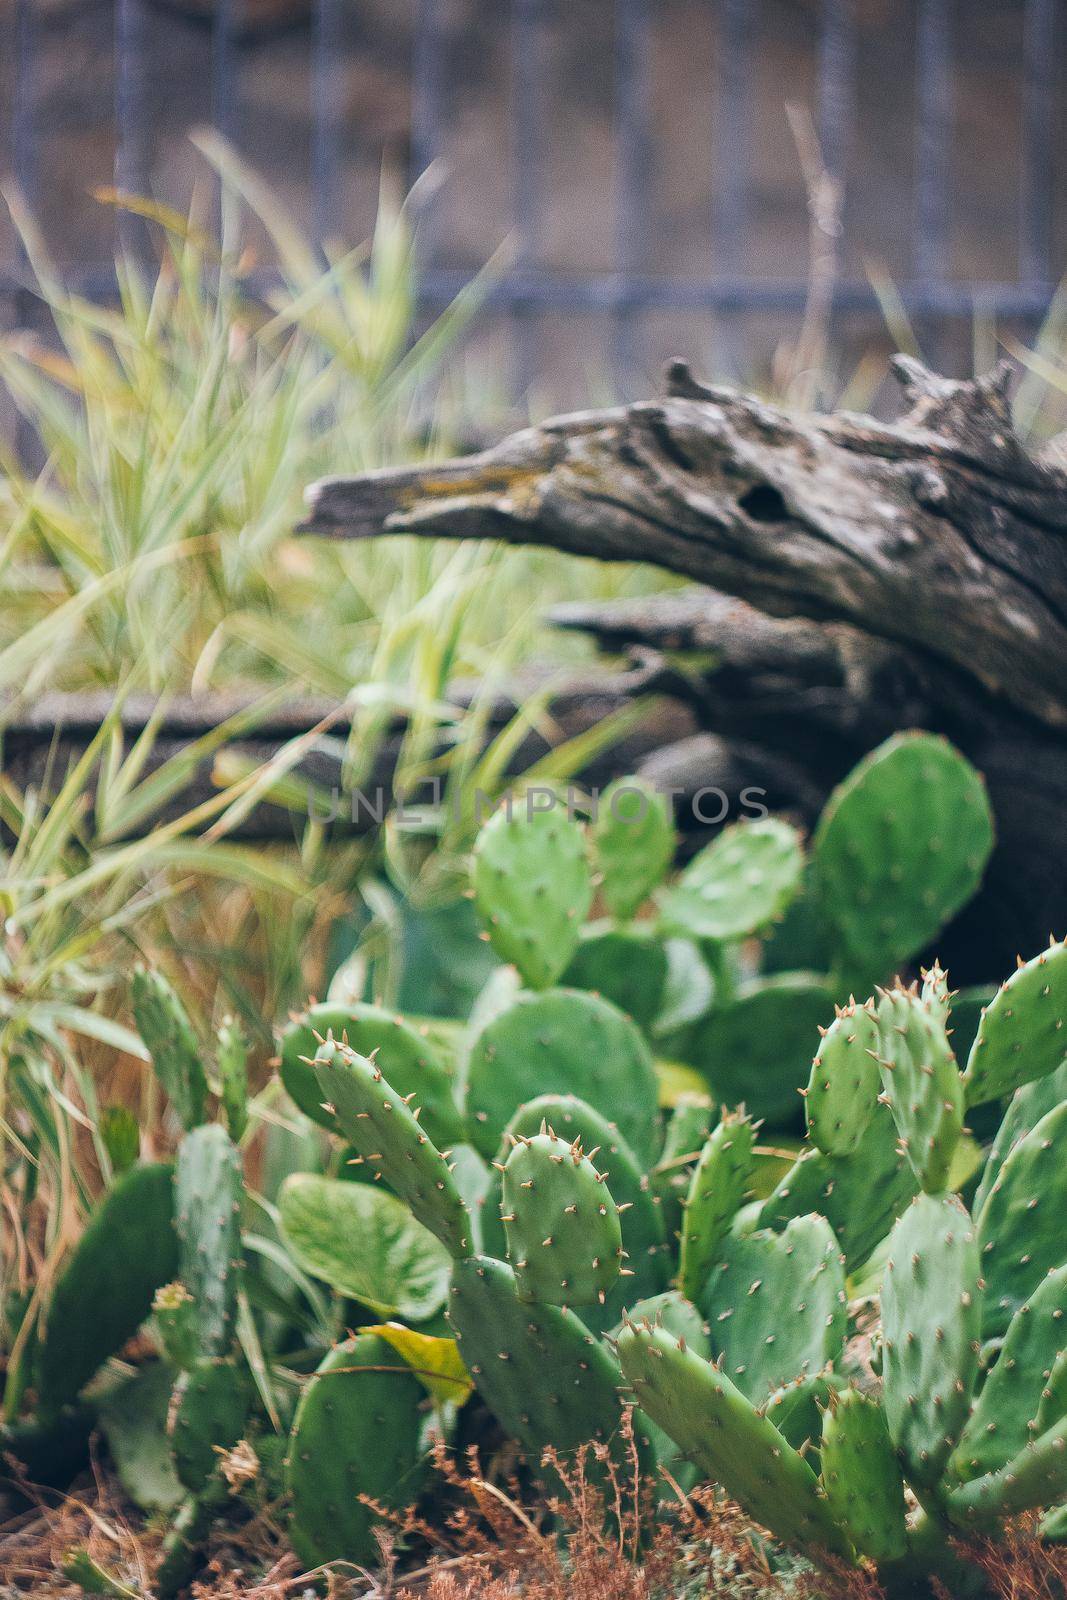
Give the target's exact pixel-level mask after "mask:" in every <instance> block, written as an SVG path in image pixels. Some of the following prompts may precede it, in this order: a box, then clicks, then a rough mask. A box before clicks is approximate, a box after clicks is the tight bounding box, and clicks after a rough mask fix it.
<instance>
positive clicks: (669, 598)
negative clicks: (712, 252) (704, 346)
mask: <svg viewBox="0 0 1067 1600" xmlns="http://www.w3.org/2000/svg"><path fill="white" fill-rule="evenodd" d="M894 365H895V370H896V372H897V375H898V376H899V378H900V380H901V382H902V384H903V388H904V396H905V409H904V413H903V415H902V417H901V418H900V420H899V421H898V422H895V423H885V422H880V421H877V420H875V419H873V418H870V417H861V416H855V415H851V414H847V413H842V414H839V415H836V416H830V417H820V416H796V415H791V414H789V413H786V412H783V411H780V410H778V409H776V408H775V407H773V406H770V405H767V404H765V403H763V402H762V401H759V400H756V399H753V398H750V397H746V396H743V395H739V394H737V393H735V392H734V391H732V390H729V389H722V388H712V387H708V386H706V385H704V384H701V383H699V382H697V381H696V380H695V379H694V378H693V376H692V375H691V373H690V372H689V369H688V368H687V367H686V366H685V365H684V364H683V363H675V364H674V365H673V366H672V367H671V368H670V369H669V372H668V382H667V393H666V395H665V396H664V397H663V398H662V399H658V400H654V401H649V402H643V403H640V404H637V405H632V406H626V407H620V408H615V409H611V410H605V411H594V412H584V413H579V414H576V415H573V416H567V417H559V418H555V419H552V420H550V421H549V422H546V423H543V424H541V425H540V426H538V427H535V428H529V429H525V430H523V431H522V432H520V433H517V434H514V435H512V436H511V437H510V438H508V439H505V440H504V441H503V442H502V443H501V444H499V445H497V446H495V447H493V448H492V449H489V450H486V451H483V452H481V453H480V454H478V455H475V456H470V457H467V458H465V459H461V460H457V461H452V462H446V463H443V464H440V465H430V466H422V467H414V468H408V469H402V470H399V471H397V470H385V471H381V472H374V473H368V474H364V475H363V476H361V477H356V478H334V479H327V480H325V481H323V482H322V483H319V484H316V485H314V486H313V487H312V488H311V490H310V491H309V494H308V507H309V515H308V519H307V521H306V522H305V524H304V531H306V532H308V533H314V534H319V535H328V536H331V537H338V538H372V537H377V536H379V535H381V534H386V533H408V534H416V535H419V536H422V537H431V538H437V537H442V536H444V537H449V538H480V539H487V538H488V539H503V540H507V541H509V542H511V543H515V544H540V545H547V546H550V547H553V548H555V549H559V550H563V551H567V552H570V553H573V554H576V555H586V556H597V557H600V558H601V559H604V560H625V561H634V560H640V561H647V562H650V563H652V564H654V565H656V566H660V567H663V568H666V569H667V570H668V571H671V572H674V573H678V574H681V575H682V576H685V577H687V578H690V579H692V580H695V582H696V583H698V584H700V585H704V586H706V587H702V588H696V589H692V590H687V591H684V592H682V593H674V594H669V595H664V596H659V597H656V598H654V599H649V600H645V601H641V602H631V603H628V604H626V605H616V606H571V607H567V608H561V609H560V610H558V611H557V612H556V614H555V619H554V620H555V621H556V622H557V624H558V625H560V626H563V627H569V628H579V629H582V630H585V631H587V632H589V633H591V634H592V635H593V636H594V637H595V638H596V639H597V640H598V642H599V643H600V644H601V646H602V647H603V648H605V649H606V650H610V651H612V652H617V653H621V654H623V655H624V656H630V657H631V658H632V657H634V656H635V654H636V655H637V657H638V658H640V659H642V660H644V661H645V662H646V663H647V662H648V661H649V660H650V659H653V658H656V659H659V660H660V661H661V662H662V664H663V673H664V679H663V682H664V683H665V684H668V685H669V687H670V688H671V689H672V691H673V692H674V693H675V694H676V695H677V696H678V697H679V699H680V700H682V701H683V702H684V703H686V705H687V706H688V707H689V709H690V711H691V712H692V714H693V715H694V717H695V718H696V720H697V722H698V723H699V726H700V728H701V729H702V730H704V742H703V743H701V742H700V741H699V740H698V741H697V742H696V743H695V744H694V743H693V742H692V741H690V742H689V743H688V744H687V745H684V746H683V747H682V749H681V750H680V751H676V752H675V753H673V754H671V753H670V752H664V753H663V755H662V756H661V757H660V758H659V759H660V761H661V762H662V761H664V760H666V761H668V762H669V763H670V762H673V765H674V769H675V770H676V771H687V772H689V774H690V776H691V781H692V783H693V784H697V783H698V782H699V781H709V780H708V779H707V778H706V777H704V778H702V773H703V772H704V771H706V764H707V762H708V761H712V760H716V761H718V762H719V768H720V770H725V767H727V766H729V765H730V763H731V762H732V763H733V766H734V768H736V770H737V772H738V773H741V772H743V771H744V769H745V767H746V764H747V765H748V766H751V764H752V763H753V761H755V762H756V764H757V765H758V764H759V761H760V760H762V762H763V765H764V768H765V769H766V768H767V767H769V766H773V767H775V770H776V771H777V773H778V775H779V776H780V777H788V775H790V774H792V782H793V786H794V789H795V796H794V798H795V803H796V805H797V807H798V809H799V810H801V812H803V813H805V814H806V815H808V816H809V817H810V815H811V814H812V812H813V810H814V809H816V808H817V804H818V801H819V800H820V799H821V797H822V796H824V795H825V793H826V792H827V791H828V789H829V788H830V787H831V786H832V784H833V783H834V782H836V781H837V780H838V779H839V778H840V777H841V776H842V775H843V773H844V772H845V771H847V770H848V767H849V766H850V765H851V764H852V763H853V762H854V760H855V759H857V758H858V756H859V755H861V754H863V753H864V751H865V750H868V749H870V748H872V747H873V746H874V745H876V744H877V743H879V742H880V741H881V740H882V739H883V738H885V737H886V736H887V735H888V734H889V733H891V732H893V731H894V730H896V729H899V728H903V727H916V726H922V727H927V728H930V729H933V730H934V731H937V732H942V733H945V734H946V735H947V736H948V737H950V738H952V739H953V740H954V741H955V742H956V743H957V744H959V745H960V747H961V748H962V749H963V750H964V751H965V752H966V753H967V754H968V755H969V756H970V757H971V758H972V759H973V760H975V761H976V762H977V763H978V764H979V765H980V766H981V767H982V769H983V770H984V771H985V773H986V775H987V779H988V782H989V786H990V792H991V795H992V799H993V803H994V807H995V810H996V813H997V821H998V833H999V844H998V848H997V852H996V856H995V858H994V862H993V864H992V866H991V869H990V874H989V878H988V882H987V886H986V888H985V890H984V891H983V893H982V895H981V896H980V897H979V898H978V900H977V901H976V902H975V903H974V904H973V905H972V907H971V908H969V910H968V912H966V913H965V914H964V915H963V917H962V918H961V919H960V920H959V922H958V924H957V926H956V927H955V928H954V929H953V930H952V932H951V934H950V935H949V936H948V937H947V938H946V940H944V941H943V943H942V950H943V951H944V952H946V953H947V954H948V956H949V957H950V959H953V960H954V961H955V962H956V970H957V976H959V977H966V978H967V979H975V978H985V977H990V976H993V975H996V974H997V973H998V972H999V971H1001V970H1002V969H1004V968H1005V967H1006V965H1007V963H1008V962H1009V960H1010V958H1011V957H1012V956H1013V955H1014V953H1015V951H1016V949H1022V950H1024V951H1030V950H1032V949H1033V948H1036V947H1037V945H1038V944H1039V943H1041V942H1043V941H1044V939H1045V938H1047V936H1048V933H1049V930H1050V927H1053V926H1054V927H1056V928H1057V930H1058V931H1062V928H1061V926H1060V925H1061V924H1062V922H1063V914H1064V908H1065V906H1067V849H1065V846H1064V843H1063V839H1064V820H1065V816H1067V472H1065V471H1064V468H1063V466H1062V465H1061V464H1060V462H1059V461H1058V460H1057V459H1056V458H1055V456H1054V454H1053V453H1052V452H1049V453H1048V454H1047V455H1046V456H1044V457H1040V456H1033V455H1031V454H1029V453H1028V452H1027V451H1026V450H1025V449H1024V447H1023V445H1022V444H1021V443H1020V441H1019V440H1018V438H1017V437H1016V435H1015V433H1014V430H1013V427H1012V422H1011V414H1010V407H1009V402H1008V383H1009V376H1010V371H1009V368H1008V367H1007V365H1006V364H1004V365H1002V366H1000V367H998V368H997V369H996V370H995V371H994V372H993V373H992V374H990V375H989V376H988V377H986V378H982V379H978V380H976V381H973V382H966V383H960V382H954V381H952V380H948V379H943V378H940V377H937V376H936V375H934V374H932V373H930V372H928V371H926V370H925V369H924V368H923V367H922V366H920V365H919V364H918V363H917V362H915V361H912V360H910V359H909V358H906V357H897V358H896V360H895V363H894ZM694 655H695V656H696V657H697V658H698V659H697V661H696V662H695V663H694V660H693V657H694ZM700 657H703V658H704V659H703V661H701V660H700V659H699V658H700ZM709 739H710V740H711V741H712V742H711V743H710V744H709V743H708V740H709Z"/></svg>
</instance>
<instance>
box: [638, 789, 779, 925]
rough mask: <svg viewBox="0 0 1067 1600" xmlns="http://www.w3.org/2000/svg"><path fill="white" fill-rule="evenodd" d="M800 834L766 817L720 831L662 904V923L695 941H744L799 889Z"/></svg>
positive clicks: (686, 869) (691, 864) (777, 912)
mask: <svg viewBox="0 0 1067 1600" xmlns="http://www.w3.org/2000/svg"><path fill="white" fill-rule="evenodd" d="M803 872H804V853H803V850H802V848H801V843H800V835H799V834H798V833H797V831H796V829H795V828H792V827H790V825H789V824H788V823H787V822H780V821H778V820H777V818H773V817H769V818H767V819H766V820H765V821H761V822H737V823H734V824H733V826H732V827H729V828H724V829H723V831H722V833H721V834H719V836H718V838H717V839H715V840H713V841H712V843H711V844H709V845H705V847H704V849H703V850H701V852H700V853H699V855H696V856H694V857H693V860H692V861H691V862H690V863H689V865H688V866H687V867H686V868H685V871H684V872H683V873H682V874H681V876H680V877H679V879H678V882H677V885H676V886H675V887H674V888H672V889H669V890H667V891H666V893H665V894H664V896H663V901H662V906H661V910H662V914H663V920H664V921H665V922H666V923H667V924H669V925H670V926H672V927H674V928H676V929H678V930H679V931H680V932H682V933H685V934H690V935H692V936H693V937H694V938H697V939H714V940H715V941H717V942H721V941H724V940H734V939H744V938H747V937H748V936H749V935H750V934H753V933H758V932H759V931H760V929H761V928H765V927H767V926H768V925H769V924H770V923H773V922H775V921H776V920H777V919H778V918H779V917H780V916H781V915H782V913H783V912H784V911H785V908H786V906H788V905H789V903H790V901H791V900H792V899H793V898H794V896H795V895H796V893H797V891H798V890H799V888H800V880H801V877H802V875H803Z"/></svg>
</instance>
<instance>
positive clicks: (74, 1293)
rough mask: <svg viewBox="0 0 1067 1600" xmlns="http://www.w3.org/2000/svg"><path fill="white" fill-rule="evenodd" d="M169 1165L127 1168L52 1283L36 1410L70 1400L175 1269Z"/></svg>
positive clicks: (128, 1334) (133, 1329) (122, 1340)
mask: <svg viewBox="0 0 1067 1600" xmlns="http://www.w3.org/2000/svg"><path fill="white" fill-rule="evenodd" d="M173 1216H174V1195H173V1175H172V1171H171V1168H170V1167H169V1166H167V1165H164V1164H162V1163H159V1164H156V1165H152V1166H144V1167H131V1168H130V1170H129V1172H124V1173H123V1175H122V1177H121V1178H118V1179H117V1180H116V1181H115V1183H114V1184H113V1185H112V1187H111V1188H110V1189H109V1190H108V1192H107V1193H106V1194H105V1195H104V1197H103V1199H102V1200H101V1201H100V1202H99V1204H98V1205H97V1207H96V1210H95V1211H94V1212H93V1215H92V1216H91V1218H90V1219H89V1224H88V1226H87V1227H86V1229H85V1232H84V1233H83V1234H82V1236H81V1238H80V1239H79V1241H78V1243H77V1245H76V1246H75V1249H74V1252H73V1254H72V1255H71V1257H70V1259H69V1261H68V1262H67V1264H66V1266H65V1267H64V1269H63V1271H62V1272H61V1274H60V1276H59V1280H58V1282H57V1283H56V1287H55V1291H54V1293H53V1295H52V1300H51V1304H50V1306H49V1309H48V1320H47V1326H46V1331H45V1335H44V1339H43V1342H42V1345H41V1348H40V1351H39V1354H38V1364H37V1389H38V1395H39V1399H40V1404H41V1408H42V1410H44V1411H52V1410H54V1409H56V1408H58V1407H59V1406H61V1405H64V1404H65V1403H66V1402H67V1401H70V1400H73V1399H74V1397H75V1396H76V1395H77V1393H78V1391H79V1389H80V1388H81V1387H82V1385H83V1384H84V1383H86V1382H87V1381H88V1380H89V1379H90V1378H91V1377H92V1375H93V1373H94V1372H95V1371H96V1369H97V1368H98V1367H99V1366H100V1365H101V1364H102V1363H103V1362H104V1361H106V1360H107V1358H108V1356H111V1355H114V1354H115V1352H116V1351H117V1350H120V1349H121V1348H122V1346H123V1345H124V1344H125V1343H126V1340H127V1339H129V1338H132V1336H133V1335H134V1334H135V1333H136V1332H137V1329H138V1328H139V1327H140V1326H141V1323H142V1322H143V1321H144V1320H145V1318H146V1317H147V1316H148V1313H149V1311H150V1310H151V1308H152V1297H153V1295H154V1294H155V1292H156V1290H157V1289H158V1288H160V1286H161V1285H162V1284H164V1283H169V1282H170V1281H171V1279H172V1278H173V1277H174V1276H175V1274H176V1273H177V1270H178V1241H177V1238H176V1237H175V1233H174V1224H173Z"/></svg>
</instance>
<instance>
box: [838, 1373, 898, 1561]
mask: <svg viewBox="0 0 1067 1600" xmlns="http://www.w3.org/2000/svg"><path fill="white" fill-rule="evenodd" d="M820 1459H821V1464H822V1473H821V1476H822V1485H823V1488H824V1490H825V1492H826V1502H827V1506H828V1507H829V1510H830V1512H831V1515H832V1516H833V1517H834V1519H835V1521H836V1522H838V1523H839V1524H840V1525H841V1527H842V1528H844V1530H845V1532H846V1533H847V1534H848V1537H849V1539H850V1540H851V1542H852V1544H853V1545H854V1546H855V1548H856V1549H857V1550H858V1551H859V1553H860V1555H863V1556H868V1557H870V1559H871V1560H872V1561H877V1562H882V1561H899V1560H901V1558H902V1557H903V1556H904V1553H905V1550H906V1548H907V1528H906V1524H905V1516H904V1483H903V1480H902V1479H901V1476H900V1468H899V1466H898V1465H897V1460H896V1457H895V1455H894V1454H893V1446H892V1444H891V1442H890V1438H889V1430H888V1429H887V1427H886V1422H885V1413H884V1412H883V1410H882V1408H881V1406H880V1405H878V1403H877V1402H876V1401H874V1400H870V1399H868V1398H867V1396H866V1395H862V1394H859V1393H857V1391H856V1390H854V1389H849V1390H847V1391H846V1392H845V1393H844V1394H841V1395H835V1396H834V1397H833V1399H832V1400H831V1401H830V1404H829V1407H828V1408H827V1410H826V1413H825V1415H824V1417H823V1429H822V1447H821V1451H820Z"/></svg>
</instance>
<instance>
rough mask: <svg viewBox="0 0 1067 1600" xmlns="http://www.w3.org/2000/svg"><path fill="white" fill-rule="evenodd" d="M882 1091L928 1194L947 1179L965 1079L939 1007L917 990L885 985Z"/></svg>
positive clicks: (881, 1018)
mask: <svg viewBox="0 0 1067 1600" xmlns="http://www.w3.org/2000/svg"><path fill="white" fill-rule="evenodd" d="M878 1035H879V1043H878V1065H879V1068H880V1070H881V1078H882V1096H883V1098H884V1100H885V1102H886V1103H887V1104H888V1106H889V1109H890V1111H891V1112H892V1114H893V1121H894V1123H895V1124H896V1129H897V1133H898V1135H899V1137H900V1144H901V1148H902V1149H903V1151H904V1154H905V1155H906V1156H907V1158H908V1161H909V1162H910V1164H911V1166H912V1167H913V1168H914V1171H915V1175H916V1177H917V1178H918V1179H919V1182H920V1183H921V1184H922V1186H923V1188H924V1189H925V1190H926V1191H927V1192H928V1193H929V1194H938V1193H940V1191H941V1190H942V1189H944V1187H945V1185H946V1184H947V1182H948V1175H949V1169H950V1168H951V1166H952V1157H953V1155H954V1154H955V1150H956V1146H957V1144H958V1143H959V1138H960V1134H961V1133H962V1132H963V1084H962V1081H961V1079H960V1074H959V1071H958V1069H957V1066H956V1058H955V1056H954V1055H953V1054H952V1048H951V1046H950V1045H949V1042H948V1035H947V1034H946V1032H945V1024H944V1021H943V1019H942V1014H941V1008H940V1006H939V1005H938V1003H937V1002H936V1001H933V1000H923V999H922V998H921V997H920V996H919V994H918V992H917V991H916V990H915V989H914V988H913V989H902V988H900V987H897V988H896V989H892V990H887V991H886V992H884V993H883V994H882V997H881V999H880V1000H879V1002H878Z"/></svg>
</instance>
